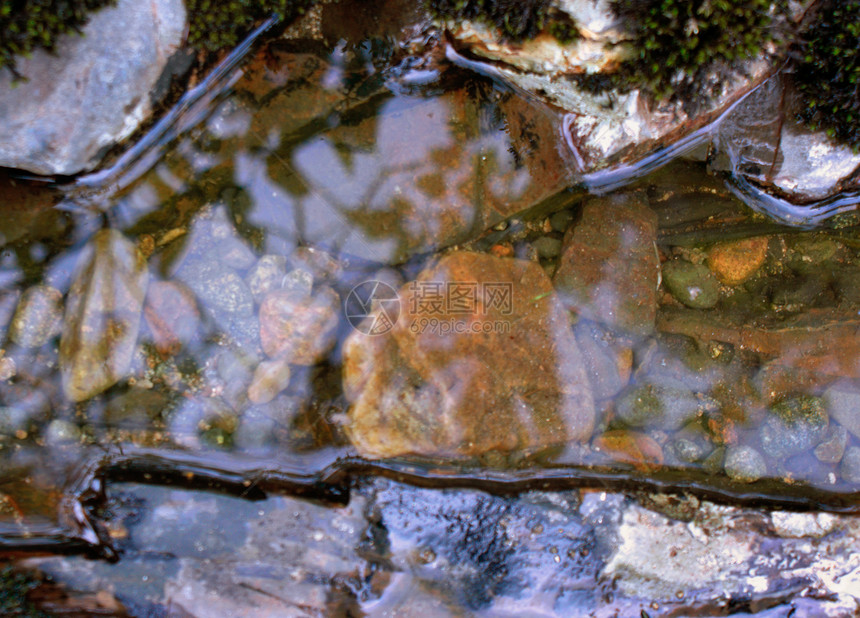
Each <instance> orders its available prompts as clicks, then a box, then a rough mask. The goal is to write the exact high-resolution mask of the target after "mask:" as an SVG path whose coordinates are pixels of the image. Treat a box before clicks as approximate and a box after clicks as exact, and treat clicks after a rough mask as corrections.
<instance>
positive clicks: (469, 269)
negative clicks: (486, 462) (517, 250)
mask: <svg viewBox="0 0 860 618" xmlns="http://www.w3.org/2000/svg"><path fill="white" fill-rule="evenodd" d="M448 284H455V286H454V287H456V288H461V287H462V288H464V289H465V290H467V291H468V290H470V289H474V290H475V292H474V296H471V297H469V300H468V302H467V303H466V304H467V305H468V306H463V305H460V304H457V303H456V302H454V299H455V296H456V294H455V292H454V291H453V289H452V288H446V286H447V285H448ZM473 285H474V288H472V286H473ZM492 286H497V287H495V288H494V287H492ZM437 292H440V293H441V297H439V296H437V295H436V293H437ZM499 294H507V296H505V297H504V298H503V297H502V296H499ZM400 298H401V314H400V319H399V320H398V321H397V323H396V324H395V325H394V327H393V328H392V329H391V330H390V331H389V332H387V333H386V334H383V335H377V336H367V335H363V334H361V333H354V334H352V335H351V336H350V337H349V338H348V339H347V341H346V343H345V344H344V387H345V391H346V394H347V397H348V398H349V399H350V400H351V401H352V404H353V405H352V407H351V408H350V411H349V419H350V423H349V425H348V433H349V436H350V438H351V440H352V442H353V444H354V445H355V446H356V448H357V449H358V450H359V452H360V453H361V454H362V455H364V456H367V457H371V458H380V457H395V456H403V455H420V456H427V457H440V458H468V457H475V456H479V455H482V454H485V453H490V452H496V453H509V452H512V451H518V452H525V453H529V452H534V451H539V450H541V449H543V448H546V447H548V446H551V445H558V444H563V443H566V442H568V441H582V440H587V439H588V438H589V437H590V435H591V432H592V429H593V426H594V414H595V413H594V404H593V399H592V394H591V390H590V386H589V384H588V380H587V377H586V375H585V370H584V367H583V365H582V361H581V359H580V356H579V350H578V348H577V344H576V340H575V339H574V338H573V334H572V331H571V329H570V326H569V325H568V321H567V316H566V315H565V312H564V309H563V307H562V306H561V304H560V302H559V301H558V298H557V297H556V295H555V293H554V292H553V289H552V285H551V284H550V281H549V279H548V278H547V277H546V275H545V274H544V272H543V270H542V269H541V268H540V266H539V265H538V264H536V263H532V262H527V261H523V260H514V259H508V258H497V257H494V256H491V255H487V254H482V253H469V252H457V253H452V254H449V255H447V256H445V257H443V258H442V259H441V260H440V261H439V262H438V263H437V264H436V265H435V266H433V267H431V268H429V269H427V270H425V271H424V272H422V273H421V275H420V276H419V277H418V279H417V280H416V281H415V282H413V283H410V284H407V285H406V286H404V287H403V288H402V289H401V291H400ZM457 298H462V297H459V296H457ZM505 298H506V299H507V302H505V300H504V299H505ZM439 303H441V304H439ZM447 303H453V305H451V304H447Z"/></svg>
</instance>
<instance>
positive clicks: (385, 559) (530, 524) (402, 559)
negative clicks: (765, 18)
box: [29, 481, 860, 617]
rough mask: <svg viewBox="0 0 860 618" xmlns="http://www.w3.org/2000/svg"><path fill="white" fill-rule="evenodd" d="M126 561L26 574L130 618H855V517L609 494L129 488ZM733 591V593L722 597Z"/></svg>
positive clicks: (123, 494)
mask: <svg viewBox="0 0 860 618" xmlns="http://www.w3.org/2000/svg"><path fill="white" fill-rule="evenodd" d="M109 504H110V509H111V512H112V513H113V516H114V520H113V521H114V523H113V524H112V528H111V529H112V534H113V536H114V538H115V542H116V543H117V545H118V547H119V548H120V549H121V558H120V561H119V562H118V563H117V564H113V565H111V564H107V563H104V562H97V561H90V560H85V559H82V558H39V559H34V560H30V561H29V562H30V564H31V565H34V566H36V567H37V568H39V569H41V570H42V571H44V572H45V573H47V574H49V575H50V576H52V577H53V578H54V579H55V580H56V581H58V582H60V583H62V584H63V585H64V586H66V587H67V588H69V589H71V590H74V591H78V592H95V591H100V590H101V591H105V592H107V593H110V594H112V595H113V596H114V597H115V598H116V599H117V600H118V601H119V603H120V604H121V605H122V606H123V607H125V608H126V609H127V611H129V613H130V614H132V615H152V614H153V613H159V612H172V613H176V612H183V613H184V615H189V614H190V615H194V616H203V615H206V616H236V615H251V614H253V615H255V616H285V615H307V614H308V613H323V614H326V615H347V614H349V613H355V612H359V611H360V612H364V613H367V614H370V615H392V614H399V613H402V612H414V611H421V612H423V613H428V614H430V615H434V616H455V615H462V613H463V612H468V613H491V614H502V615H510V614H522V613H534V612H537V613H548V614H559V613H563V614H566V615H598V616H602V615H607V616H609V615H618V614H620V615H639V613H640V612H645V613H647V614H648V615H650V616H674V615H679V614H680V615H690V614H696V613H704V614H707V613H719V612H725V611H728V608H729V607H733V608H739V607H742V608H745V609H746V611H748V612H750V613H753V614H756V613H758V612H761V614H760V615H764V616H771V615H788V614H790V613H792V612H794V613H801V614H806V615H827V616H836V617H847V616H851V615H854V612H856V611H857V609H858V607H860V605H858V604H860V598H858V595H857V589H856V586H855V583H856V578H857V576H858V570H857V569H858V563H857V561H858V555H857V552H856V549H857V543H858V535H860V529H858V525H857V522H856V521H855V518H851V517H841V516H834V515H826V514H820V515H819V514H814V513H792V512H785V511H773V512H770V513H763V512H760V511H756V510H754V509H742V508H737V507H724V506H717V505H714V504H712V503H709V502H700V501H698V500H696V499H695V498H692V497H684V496H673V495H666V494H655V495H646V494H643V495H642V496H641V497H640V502H637V501H635V500H632V499H630V498H628V497H624V496H623V495H621V494H614V493H602V492H599V491H567V492H539V491H533V492H527V493H525V494H522V495H520V496H518V497H512V496H507V497H502V496H493V495H491V494H487V493H483V492H480V491H475V490H461V489H448V490H445V491H439V490H432V489H416V488H412V487H409V486H407V485H401V484H398V483H394V482H389V481H376V482H372V483H369V484H363V485H362V486H361V487H359V488H358V489H357V490H356V491H354V492H353V495H352V497H351V499H350V501H349V504H348V505H347V506H345V507H325V506H321V505H318V504H314V503H311V502H305V501H301V500H296V499H293V498H289V497H278V496H276V497H271V498H269V499H267V500H265V501H262V502H250V501H243V500H239V499H236V498H230V497H226V496H220V495H217V494H209V493H202V492H187V491H178V490H175V489H168V488H158V487H148V486H141V485H133V484H123V485H117V486H116V487H115V488H114V489H113V490H112V491H111V500H110V503H109ZM716 591H719V593H716Z"/></svg>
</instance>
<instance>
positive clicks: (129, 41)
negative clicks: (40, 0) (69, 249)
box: [0, 0, 186, 174]
mask: <svg viewBox="0 0 860 618" xmlns="http://www.w3.org/2000/svg"><path fill="white" fill-rule="evenodd" d="M185 17H186V13H185V5H184V3H183V2H182V0H153V2H137V1H136V0H119V1H118V2H117V5H116V6H115V7H112V8H107V9H103V10H101V11H98V12H96V13H94V14H93V15H92V17H91V19H90V21H89V23H87V25H86V26H85V27H84V29H83V36H74V35H64V36H63V37H62V38H61V39H60V41H59V42H58V43H57V46H56V51H55V53H54V54H51V53H48V52H46V51H43V50H37V51H35V52H33V54H32V56H31V57H29V58H20V59H17V61H16V62H17V70H18V72H19V73H20V74H21V75H23V76H24V77H25V78H26V81H24V82H22V83H18V84H12V80H13V76H12V74H11V72H10V71H0V118H2V119H3V122H2V123H0V166H2V167H13V168H20V169H25V170H29V171H31V172H35V173H37V174H76V173H78V172H81V171H84V170H89V169H92V168H93V167H95V166H96V165H97V164H98V162H99V160H100V159H101V157H102V155H103V154H104V153H105V151H106V150H107V149H108V148H109V147H110V146H112V145H114V144H116V143H117V142H119V141H120V140H122V139H124V138H126V137H128V136H129V135H130V134H131V133H132V132H134V130H135V129H137V127H138V126H140V123H141V122H143V121H144V120H145V119H146V118H147V117H148V116H149V114H150V112H151V111H152V105H153V101H152V92H153V89H154V87H155V86H156V83H157V82H158V80H159V78H160V77H161V75H162V73H163V72H164V69H165V67H166V65H167V62H168V60H169V59H170V56H171V55H172V54H173V53H174V52H175V51H176V50H177V49H178V48H179V46H180V45H181V43H182V41H183V38H184V34H185V29H186V19H185Z"/></svg>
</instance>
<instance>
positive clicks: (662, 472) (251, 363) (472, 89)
mask: <svg viewBox="0 0 860 618" xmlns="http://www.w3.org/2000/svg"><path fill="white" fill-rule="evenodd" d="M399 53H400V52H397V50H394V49H389V48H386V47H385V46H384V45H382V44H381V43H379V42H378V41H377V42H365V43H364V44H362V45H359V46H355V47H349V46H344V45H340V46H339V47H337V49H336V50H335V51H334V52H330V51H326V52H325V53H322V52H320V53H299V52H294V51H290V50H289V49H286V48H279V47H278V45H276V44H273V45H271V46H269V47H266V48H265V49H264V50H262V51H261V52H260V53H259V54H258V55H257V56H256V58H255V59H254V60H253V62H252V63H251V64H249V65H248V67H247V68H246V70H245V74H244V76H243V77H242V78H241V79H240V80H239V81H238V82H237V83H236V84H235V85H234V86H233V90H232V91H231V94H230V96H229V97H227V98H226V99H225V100H223V101H222V102H220V103H219V105H218V107H217V109H215V111H214V113H213V114H212V115H211V117H209V118H208V120H206V122H205V123H204V124H203V125H201V126H199V127H197V128H196V129H194V130H192V131H190V132H189V133H188V134H186V135H185V136H183V137H182V138H181V139H180V140H178V142H177V143H176V144H175V145H173V146H172V147H171V148H170V149H169V150H168V151H166V152H165V153H164V155H163V157H162V158H161V159H160V160H159V161H158V163H157V164H156V165H154V166H153V167H152V169H151V170H149V171H148V172H147V173H146V174H144V175H142V176H141V177H140V178H139V179H138V180H137V181H135V182H134V183H132V184H130V186H128V187H124V188H123V190H122V191H119V192H117V193H115V194H112V197H111V198H110V201H111V204H110V208H109V209H107V210H106V211H105V212H104V213H102V212H99V211H97V210H87V209H86V208H75V209H72V210H51V209H50V208H48V207H49V206H52V205H53V204H54V202H55V201H56V200H57V197H56V196H55V195H54V194H50V195H46V196H44V198H39V199H38V200H37V202H38V203H40V204H43V205H44V206H43V208H42V209H36V208H28V212H29V211H32V212H34V213H36V214H35V215H33V216H32V217H26V218H24V219H23V220H22V219H20V218H15V219H14V221H13V219H12V218H10V220H9V221H7V222H6V223H4V224H3V226H2V228H3V233H4V234H5V239H6V244H5V246H4V251H3V255H2V261H0V282H2V285H3V291H2V297H0V311H2V318H3V320H2V324H3V336H4V341H5V345H4V350H3V356H2V358H0V372H2V376H3V379H2V381H0V399H2V404H3V407H2V408H0V435H2V441H1V442H0V446H2V450H0V457H2V458H3V473H2V477H0V492H2V500H0V518H2V525H0V541H2V542H4V543H5V544H8V545H11V546H19V547H21V546H27V545H30V546H33V547H40V546H43V545H44V546H50V545H51V543H52V542H56V541H60V540H63V539H66V540H68V539H69V538H76V539H78V540H79V541H82V542H83V543H89V544H98V543H99V542H101V541H103V540H104V539H100V538H99V535H100V534H101V532H100V531H99V529H98V527H96V528H93V527H92V524H91V517H90V515H88V514H87V513H86V512H85V509H84V508H83V506H82V504H88V503H89V502H92V503H94V504H95V503H97V502H98V498H99V495H100V491H101V489H102V486H101V483H102V480H103V478H104V476H105V475H107V478H113V479H125V478H128V479H137V480H148V481H152V482H170V483H185V484H189V485H194V486H213V487H221V488H225V489H228V490H233V491H236V492H237V493H240V494H241V493H244V494H245V495H249V496H252V495H259V492H264V491H267V490H269V489H285V490H290V491H295V492H297V493H300V494H303V495H310V496H312V497H321V498H324V499H328V500H342V499H344V496H345V492H347V491H348V485H349V481H350V478H353V477H355V476H358V475H362V474H380V475H384V476H390V477H394V478H398V479H406V480H409V481H410V482H413V483H416V484H419V485H430V486H454V485H456V486H464V485H467V486H477V487H484V488H489V489H493V490H496V491H503V492H507V491H520V490H522V489H525V488H529V487H541V488H562V487H572V486H577V485H582V484H592V485H595V484H596V485H619V486H627V487H629V486H634V487H635V486H640V485H641V484H643V483H644V484H646V485H648V484H650V485H651V486H652V487H653V486H656V487H665V488H680V489H691V490H695V491H698V492H701V493H703V494H707V495H713V496H718V497H722V498H725V499H735V500H746V501H763V502H767V501H772V502H774V503H788V504H794V505H799V506H804V505H806V506H810V507H824V508H830V509H835V510H857V508H858V505H860V503H858V499H857V498H858V489H859V488H860V416H858V412H857V411H858V409H860V385H858V383H857V380H858V378H860V354H858V352H860V337H858V335H860V333H858V328H860V318H858V315H860V296H858V293H857V289H858V286H857V282H858V281H860V262H858V257H859V256H858V250H860V241H858V238H857V234H856V230H854V229H853V228H845V229H839V230H829V231H822V232H818V233H812V232H808V233H800V232H797V231H794V230H790V229H787V228H782V227H779V226H777V225H776V224H774V223H770V222H768V221H767V220H765V219H763V218H762V217H761V216H760V215H755V214H754V213H752V212H751V211H749V210H747V209H746V208H745V207H744V206H743V205H742V204H741V203H740V202H738V200H737V199H736V198H735V197H733V195H732V194H731V192H730V190H729V189H727V188H725V186H724V185H723V184H722V182H721V181H719V179H715V178H714V177H710V176H708V175H707V174H706V173H705V172H704V169H703V165H702V164H701V163H698V162H696V161H692V160H686V161H677V162H674V163H672V164H670V166H669V167H667V168H664V169H663V170H661V171H658V172H656V173H654V174H652V175H651V176H649V177H647V178H645V179H643V180H640V181H637V183H636V184H630V185H628V186H627V187H625V188H623V189H620V190H618V191H616V192H615V193H613V194H611V195H608V196H603V197H598V196H589V195H587V194H586V193H585V192H584V191H582V190H576V189H569V188H568V187H571V186H577V185H576V180H577V179H576V177H575V176H574V175H573V173H572V172H571V170H572V169H574V167H573V166H572V165H571V160H570V153H569V152H567V151H566V150H565V145H564V141H563V140H562V139H561V136H562V133H561V130H562V128H563V127H562V126H561V123H560V120H559V118H560V117H559V116H558V115H557V114H555V112H554V111H553V110H551V109H548V108H545V107H542V106H540V105H539V104H537V103H535V102H532V101H527V100H525V99H523V98H521V97H519V96H517V95H515V94H514V93H513V92H512V91H511V90H510V89H508V88H506V87H504V86H503V85H501V84H495V83H493V82H492V81H490V80H488V79H486V78H485V77H482V76H480V75H476V74H474V73H471V72H469V71H467V70H464V69H462V68H457V67H454V66H450V65H448V64H444V63H443V64H438V65H432V66H428V67H425V66H413V64H414V62H413V63H412V64H410V61H409V59H408V58H406V59H404V58H403V57H400V56H399V55H398V54H399ZM12 193H13V194H15V190H14V188H13V189H12ZM108 193H109V192H108ZM21 210H23V209H20V210H18V211H15V212H20V211H21ZM523 213H524V214H523ZM440 250H442V251H441V253H438V252H439V251H440Z"/></svg>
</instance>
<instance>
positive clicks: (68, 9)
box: [0, 0, 116, 77]
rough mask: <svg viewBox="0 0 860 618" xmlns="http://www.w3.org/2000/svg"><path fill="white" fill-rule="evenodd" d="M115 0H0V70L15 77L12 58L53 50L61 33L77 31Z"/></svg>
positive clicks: (13, 59) (16, 74)
mask: <svg viewBox="0 0 860 618" xmlns="http://www.w3.org/2000/svg"><path fill="white" fill-rule="evenodd" d="M115 2H116V0H0V67H6V68H7V69H8V70H10V71H12V73H13V74H14V75H15V76H16V77H20V75H19V74H18V73H17V71H16V70H15V56H27V55H29V54H30V53H32V52H33V51H34V50H36V49H39V48H41V49H47V50H49V51H51V50H53V49H54V48H55V46H56V44H57V39H58V38H59V36H60V35H61V34H65V33H68V32H80V28H81V27H82V26H83V25H84V24H85V23H86V22H87V18H88V15H89V13H90V12H92V11H95V10H96V9H100V8H102V7H104V6H108V5H112V4H115Z"/></svg>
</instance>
